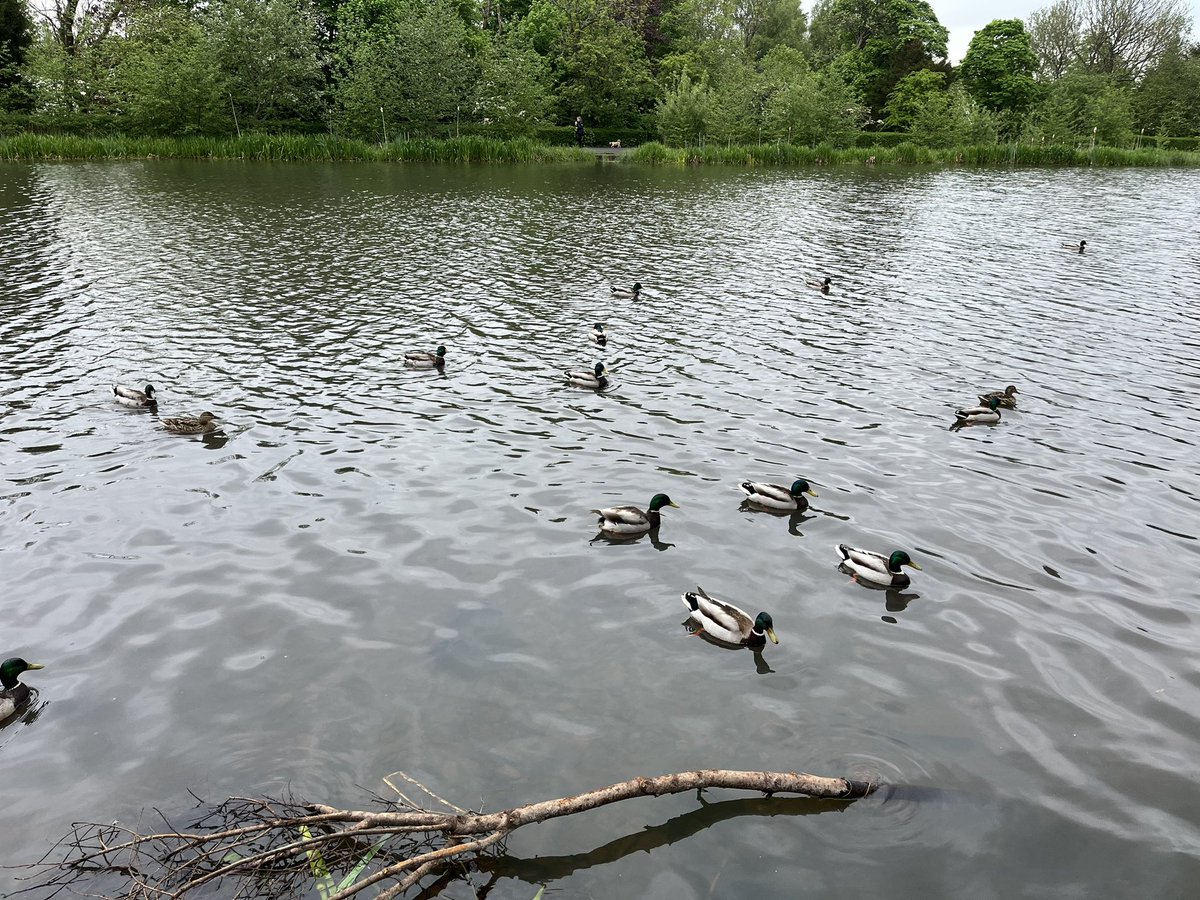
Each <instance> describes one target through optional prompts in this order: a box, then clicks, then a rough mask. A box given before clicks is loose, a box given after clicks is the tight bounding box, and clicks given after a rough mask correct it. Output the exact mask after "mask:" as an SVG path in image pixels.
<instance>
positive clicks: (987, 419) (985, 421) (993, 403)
mask: <svg viewBox="0 0 1200 900" xmlns="http://www.w3.org/2000/svg"><path fill="white" fill-rule="evenodd" d="M999 407H1000V398H999V397H992V398H991V399H990V400H988V402H987V403H985V404H984V405H983V406H968V407H966V408H965V409H956V410H955V411H954V418H955V422H954V424H955V425H989V424H992V423H994V422H999V421H1000V410H999Z"/></svg>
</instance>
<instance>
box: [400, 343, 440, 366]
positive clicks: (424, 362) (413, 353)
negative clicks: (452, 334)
mask: <svg viewBox="0 0 1200 900" xmlns="http://www.w3.org/2000/svg"><path fill="white" fill-rule="evenodd" d="M404 365H406V366H408V368H410V369H440V368H442V367H443V366H444V365H446V348H445V347H441V346H439V347H438V348H437V350H436V351H434V352H433V353H430V352H429V351H428V350H410V351H408V352H407V353H405V354H404Z"/></svg>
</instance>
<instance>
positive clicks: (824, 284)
mask: <svg viewBox="0 0 1200 900" xmlns="http://www.w3.org/2000/svg"><path fill="white" fill-rule="evenodd" d="M804 283H805V284H806V285H808V286H809V287H810V288H812V289H813V290H816V291H820V292H821V293H822V294H828V293H829V286H830V285H831V284H833V279H832V278H829V277H828V276H827V277H826V278H825V280H824V281H818V280H817V279H815V278H810V279H809V280H808V281H806V282H804Z"/></svg>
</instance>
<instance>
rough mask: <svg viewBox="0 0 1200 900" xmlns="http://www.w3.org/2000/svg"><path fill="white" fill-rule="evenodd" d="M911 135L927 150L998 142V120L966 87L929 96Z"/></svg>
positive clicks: (917, 113)
mask: <svg viewBox="0 0 1200 900" xmlns="http://www.w3.org/2000/svg"><path fill="white" fill-rule="evenodd" d="M910 132H911V134H912V136H913V139H914V140H915V141H917V142H918V143H920V144H923V145H924V146H926V147H956V146H961V145H968V144H993V143H995V142H996V135H997V128H996V121H995V117H994V116H993V115H992V114H991V113H990V112H989V111H988V110H987V109H985V108H984V107H983V106H981V105H980V104H979V103H977V102H976V101H975V100H974V98H972V97H971V95H970V94H968V93H967V92H966V90H965V89H964V88H963V86H962V85H959V84H956V85H954V86H953V87H951V88H950V90H948V91H943V92H940V93H933V94H927V95H926V96H925V100H924V103H923V104H922V105H921V106H920V107H919V108H918V109H917V110H916V112H915V114H914V115H913V120H912V128H911V129H910Z"/></svg>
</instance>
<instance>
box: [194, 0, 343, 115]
mask: <svg viewBox="0 0 1200 900" xmlns="http://www.w3.org/2000/svg"><path fill="white" fill-rule="evenodd" d="M203 24H204V27H205V31H206V35H207V38H208V41H209V46H210V48H211V50H212V53H213V55H214V58H215V60H216V63H217V66H218V67H219V69H220V71H221V75H222V78H223V81H224V84H223V87H224V90H225V91H226V93H227V95H228V101H229V103H231V104H232V105H233V107H234V108H236V110H237V114H238V117H239V119H240V121H241V124H243V125H245V124H247V123H248V124H249V125H251V126H252V127H253V126H256V125H259V124H262V123H264V122H272V121H278V120H288V119H290V120H301V121H306V120H307V121H316V120H319V112H320V108H321V102H320V93H321V90H322V88H323V86H324V79H323V75H322V72H321V62H320V59H319V56H318V48H317V36H318V22H317V14H316V11H315V9H314V8H313V7H312V6H311V5H309V3H308V2H307V0H215V2H214V3H213V4H212V6H210V7H209V8H208V11H207V14H206V15H205V17H204V19H203Z"/></svg>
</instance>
